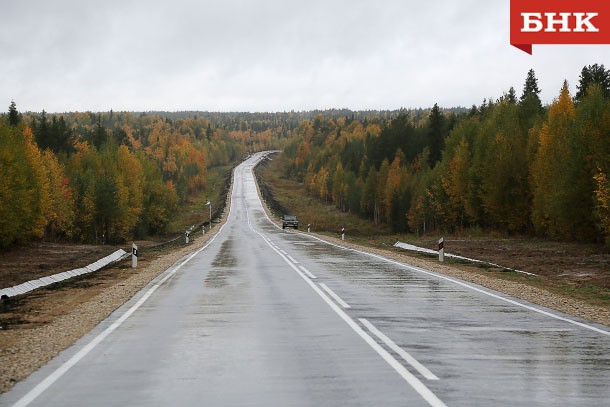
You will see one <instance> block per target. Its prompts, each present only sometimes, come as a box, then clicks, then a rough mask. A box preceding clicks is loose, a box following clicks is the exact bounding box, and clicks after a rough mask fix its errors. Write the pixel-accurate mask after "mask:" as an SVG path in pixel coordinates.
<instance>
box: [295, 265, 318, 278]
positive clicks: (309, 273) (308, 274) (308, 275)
mask: <svg viewBox="0 0 610 407" xmlns="http://www.w3.org/2000/svg"><path fill="white" fill-rule="evenodd" d="M299 268H300V269H301V271H302V272H303V273H305V274H306V275H307V277H309V278H313V279H316V278H318V277H316V276H314V275H313V274H312V273H311V271H309V270H307V269H306V268H305V267H303V266H299Z"/></svg>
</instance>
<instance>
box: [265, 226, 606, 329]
mask: <svg viewBox="0 0 610 407" xmlns="http://www.w3.org/2000/svg"><path fill="white" fill-rule="evenodd" d="M270 221H271V220H270ZM299 233H300V232H299ZM301 234H302V235H303V236H309V237H310V238H312V239H316V240H318V241H320V242H323V243H326V244H328V245H331V246H335V247H338V248H340V249H344V250H348V251H352V252H356V253H360V254H364V255H365V256H369V257H374V258H376V259H379V260H382V261H384V262H386V263H391V264H395V265H397V266H400V267H402V268H405V269H407V270H411V271H415V272H418V273H421V274H426V275H429V276H433V277H436V278H440V279H442V280H445V281H450V282H452V283H455V284H458V285H461V286H462V287H465V288H468V289H471V290H473V291H476V292H479V293H481V294H485V295H487V296H490V297H493V298H496V299H498V300H501V301H504V302H508V303H509V304H513V305H516V306H518V307H521V308H525V309H528V310H530V311H534V312H537V313H539V314H542V315H546V316H548V317H551V318H555V319H558V320H560V321H564V322H567V323H569V324H573V325H577V326H579V327H581V328H585V329H589V330H591V331H595V332H597V333H600V334H602V335H607V336H610V331H605V330H603V329H600V328H597V327H595V326H592V325H588V324H585V323H583V322H579V321H575V320H573V319H570V318H566V317H562V316H560V315H555V314H553V313H552V312H548V311H545V310H542V309H538V308H536V307H532V306H530V305H527V304H522V303H520V302H517V301H515V300H511V299H510V298H506V297H502V296H500V295H497V294H494V293H492V292H489V291H486V290H483V289H480V288H478V287H475V286H472V285H470V284H467V283H465V282H463V281H460V280H457V279H454V278H451V277H447V276H444V275H442V274H437V273H434V272H432V271H427V270H424V269H421V268H419V267H414V266H410V265H407V264H404V263H401V262H398V261H395V260H391V259H388V258H386V257H383V256H379V255H377V254H373V253H367V252H363V251H361V250H357V249H351V248H348V247H344V246H341V245H338V244H335V243H331V242H328V241H326V240H324V239H321V238H319V237H317V236H311V235H306V234H304V233H301Z"/></svg>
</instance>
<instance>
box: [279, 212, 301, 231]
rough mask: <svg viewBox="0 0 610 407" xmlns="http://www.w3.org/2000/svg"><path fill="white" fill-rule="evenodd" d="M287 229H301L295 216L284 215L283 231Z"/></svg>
mask: <svg viewBox="0 0 610 407" xmlns="http://www.w3.org/2000/svg"><path fill="white" fill-rule="evenodd" d="M286 228H295V229H298V228H299V221H298V219H297V217H296V216H294V215H284V216H283V217H282V229H286Z"/></svg>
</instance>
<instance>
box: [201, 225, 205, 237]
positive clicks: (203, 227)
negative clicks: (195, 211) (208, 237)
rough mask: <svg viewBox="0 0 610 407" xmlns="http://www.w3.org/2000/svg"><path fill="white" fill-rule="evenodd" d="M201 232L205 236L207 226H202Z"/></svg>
mask: <svg viewBox="0 0 610 407" xmlns="http://www.w3.org/2000/svg"><path fill="white" fill-rule="evenodd" d="M201 232H202V234H204V235H205V225H201Z"/></svg>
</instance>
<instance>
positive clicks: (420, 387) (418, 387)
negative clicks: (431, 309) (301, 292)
mask: <svg viewBox="0 0 610 407" xmlns="http://www.w3.org/2000/svg"><path fill="white" fill-rule="evenodd" d="M246 215H247V219H248V225H249V226H250V229H251V230H252V231H253V232H254V233H256V234H258V235H259V236H261V237H262V234H261V233H259V232H257V231H256V230H255V229H254V227H253V226H252V224H251V223H250V216H249V214H248V210H247V208H246ZM265 242H266V241H265ZM267 244H268V245H269V247H271V249H272V250H274V251H275V252H276V253H277V254H278V255H279V256H280V257H281V258H282V259H283V260H284V261H285V262H286V264H288V265H289V266H290V267H291V268H292V269H293V270H294V271H296V272H297V274H298V275H299V276H301V278H302V279H303V280H305V282H306V283H307V284H309V286H310V287H311V288H312V289H313V290H314V291H315V292H316V294H318V295H319V296H320V297H321V298H322V300H324V302H326V304H328V306H329V307H330V308H331V309H332V310H333V311H335V313H336V314H337V315H339V317H340V318H341V319H342V320H343V321H345V323H347V325H349V327H350V328H352V330H353V331H354V332H356V333H357V334H358V336H360V337H361V338H362V339H363V340H364V341H365V342H366V343H367V344H368V345H369V346H370V347H371V348H373V350H374V351H375V352H377V354H378V355H379V356H381V358H382V359H383V360H384V361H385V362H386V363H387V364H388V365H390V367H391V368H392V369H394V370H395V371H396V373H398V374H399V375H400V377H402V378H403V379H404V380H405V381H406V382H407V383H408V384H409V385H410V386H411V387H412V388H413V389H414V390H415V391H416V392H417V393H419V395H420V396H421V397H422V398H423V399H424V400H426V402H427V403H428V404H429V405H430V406H432V407H447V405H446V404H445V403H443V402H442V400H441V399H439V398H438V397H437V396H436V394H434V393H433V392H432V391H431V390H430V389H429V388H428V387H426V385H425V384H423V383H422V382H421V380H419V379H418V378H417V377H415V376H414V375H413V374H412V373H411V372H409V371H408V370H407V369H406V368H405V367H404V366H403V365H402V364H401V363H400V362H399V361H397V360H396V359H395V358H394V356H392V355H391V354H390V353H389V352H388V351H386V350H385V349H384V348H382V347H381V345H379V344H378V343H377V342H376V341H375V339H373V338H372V337H371V336H370V335H369V334H367V333H366V332H365V331H364V329H362V328H361V327H360V325H358V324H357V323H356V322H355V321H354V320H353V319H352V318H350V317H349V315H347V314H346V313H345V312H344V311H343V310H342V309H341V308H339V306H338V305H337V304H335V303H334V302H333V300H331V299H330V298H329V297H328V296H327V295H326V294H324V291H322V290H321V289H320V288H319V287H318V286H317V285H316V284H315V283H314V282H313V281H311V280H310V279H308V278H307V276H306V275H305V274H303V273H302V272H301V270H299V269H298V267H297V266H295V265H294V264H292V263H291V262H290V260H288V259H287V258H286V256H284V255H283V254H282V253H280V251H279V250H277V249H276V248H274V247H273V246H272V245H271V244H269V243H268V242H267Z"/></svg>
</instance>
